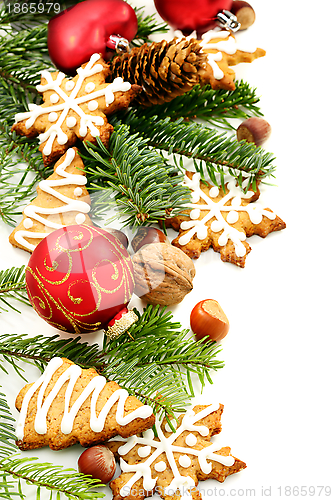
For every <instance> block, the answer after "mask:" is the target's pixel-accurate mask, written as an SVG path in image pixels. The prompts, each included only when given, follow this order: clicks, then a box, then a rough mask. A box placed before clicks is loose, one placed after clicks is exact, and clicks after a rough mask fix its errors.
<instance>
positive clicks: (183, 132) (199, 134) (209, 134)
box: [111, 110, 275, 191]
mask: <svg viewBox="0 0 333 500" xmlns="http://www.w3.org/2000/svg"><path fill="white" fill-rule="evenodd" d="M117 120H119V117H118V116H112V117H111V123H113V124H117V123H118V122H117ZM122 122H125V123H126V124H127V125H128V126H129V127H130V130H131V132H132V133H133V134H135V133H137V134H140V135H141V136H142V137H143V138H145V139H146V140H147V145H148V146H150V147H152V148H154V149H156V150H158V151H161V152H165V153H166V154H168V155H172V156H173V159H174V162H175V164H176V165H177V167H178V168H179V169H180V170H184V168H183V158H190V159H192V160H193V162H194V166H195V168H196V170H197V171H198V172H200V173H201V174H202V175H203V176H204V171H205V170H207V173H208V175H209V177H210V179H211V181H212V182H213V184H215V185H220V182H222V183H223V179H224V175H225V172H226V171H228V172H229V173H230V175H232V176H233V177H235V178H236V179H237V180H238V183H239V185H240V186H241V187H242V189H243V190H244V191H247V190H248V189H249V188H251V189H254V190H255V189H256V181H257V180H262V179H264V178H265V177H268V176H271V175H272V174H273V172H274V170H275V167H274V166H273V165H272V162H273V160H274V157H273V155H272V154H271V153H268V152H266V151H265V150H263V149H261V148H257V147H256V146H255V145H254V144H249V143H247V142H245V141H240V142H239V141H237V140H236V139H234V138H233V137H228V136H227V135H226V132H224V133H222V134H221V133H219V132H218V131H217V130H214V129H211V128H208V127H206V126H204V125H202V124H199V123H189V122H187V121H185V120H184V119H183V118H179V119H178V120H176V121H172V120H171V119H170V117H167V118H162V119H161V118H160V117H159V116H157V115H156V116H152V117H143V116H142V115H141V114H140V115H138V113H137V111H136V110H130V111H129V112H127V113H126V114H124V115H123V116H122ZM244 173H245V174H246V175H244ZM219 176H220V179H219ZM244 181H245V187H244V185H243V182H244Z"/></svg>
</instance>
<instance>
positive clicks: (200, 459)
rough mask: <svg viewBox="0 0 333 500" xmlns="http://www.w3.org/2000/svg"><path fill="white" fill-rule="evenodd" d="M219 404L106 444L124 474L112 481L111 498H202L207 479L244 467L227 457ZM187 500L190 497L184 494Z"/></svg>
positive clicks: (196, 409)
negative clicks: (222, 440) (156, 495)
mask: <svg viewBox="0 0 333 500" xmlns="http://www.w3.org/2000/svg"><path fill="white" fill-rule="evenodd" d="M222 411H223V406H222V405H220V404H218V403H216V404H212V405H210V406H203V405H202V406H200V405H198V406H195V407H194V408H193V409H190V410H188V411H187V412H186V413H185V414H182V415H181V416H180V417H179V423H178V424H177V422H176V421H174V422H173V425H174V428H175V429H176V432H172V429H171V428H170V427H169V424H168V423H167V422H166V420H165V419H164V420H163V422H161V421H159V420H157V421H156V431H157V436H155V435H154V432H153V431H152V430H148V431H146V432H144V433H143V434H142V436H140V437H138V436H132V437H130V438H128V439H121V438H118V437H116V438H114V439H112V440H111V441H110V442H109V443H107V446H108V447H109V448H110V449H111V450H112V451H113V452H114V453H115V454H116V456H117V457H120V467H121V470H122V474H121V475H120V476H119V477H118V478H117V479H115V480H113V481H111V483H110V487H111V489H112V492H113V498H114V500H121V499H124V500H143V499H144V498H145V497H147V496H151V495H152V493H154V492H156V493H158V494H159V495H160V496H161V497H162V498H163V499H165V500H179V499H180V498H182V496H183V495H185V494H186V493H187V492H188V491H190V492H191V495H192V498H193V499H196V500H199V499H201V498H202V496H201V494H200V491H199V489H197V485H198V482H199V481H203V480H205V479H210V478H211V479H216V480H217V481H219V482H221V483H222V482H223V481H224V480H225V478H226V477H227V476H230V475H231V474H234V473H236V472H239V471H241V470H242V469H244V468H245V467H246V464H245V463H244V462H242V461H240V460H238V459H237V458H235V457H233V456H232V455H231V453H230V452H231V450H230V448H229V447H224V446H223V444H222V442H221V436H220V435H218V434H219V433H220V432H221V414H222ZM186 498H189V497H188V496H186Z"/></svg>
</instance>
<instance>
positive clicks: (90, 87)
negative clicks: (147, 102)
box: [12, 54, 141, 165]
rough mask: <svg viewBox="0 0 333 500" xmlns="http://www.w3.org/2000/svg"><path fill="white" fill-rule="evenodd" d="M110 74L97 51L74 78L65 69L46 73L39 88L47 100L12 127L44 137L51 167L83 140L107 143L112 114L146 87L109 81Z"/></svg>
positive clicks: (43, 149)
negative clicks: (62, 71)
mask: <svg viewBox="0 0 333 500" xmlns="http://www.w3.org/2000/svg"><path fill="white" fill-rule="evenodd" d="M109 73H110V69H109V66H108V65H107V64H106V63H105V62H104V60H103V59H102V58H101V56H100V55H99V54H93V55H92V56H91V58H90V60H89V62H87V63H86V64H83V65H82V66H81V68H78V69H77V75H76V76H75V77H74V78H71V79H68V78H66V77H65V74H64V73H61V72H59V71H54V72H52V73H51V72H49V71H43V72H42V74H41V83H40V85H38V86H37V87H36V88H37V90H38V92H41V93H42V94H43V101H44V103H43V104H42V105H40V106H38V105H36V104H30V105H29V111H27V112H25V113H18V114H17V115H16V116H15V124H14V125H13V127H12V130H15V131H16V132H17V133H18V134H20V135H25V136H27V137H36V136H39V142H40V147H39V150H40V151H41V152H42V154H43V160H44V164H45V165H49V164H51V163H53V162H54V161H56V160H57V159H58V158H60V156H62V155H63V154H64V153H65V152H66V150H67V149H68V148H69V147H71V146H73V144H75V142H76V140H77V139H80V140H83V141H90V142H95V141H96V137H100V139H101V141H102V142H103V144H105V145H107V144H108V141H109V138H110V134H111V132H112V130H113V128H112V126H111V125H110V124H109V123H108V121H107V118H106V115H110V114H112V113H115V112H116V111H118V110H119V109H123V108H127V107H128V106H129V104H130V102H131V101H132V100H133V99H134V98H135V97H136V95H137V94H138V93H139V92H140V91H141V87H140V86H138V85H131V84H130V83H128V82H124V81H123V80H122V78H116V79H115V80H114V81H113V82H112V83H105V79H106V78H107V76H108V75H109Z"/></svg>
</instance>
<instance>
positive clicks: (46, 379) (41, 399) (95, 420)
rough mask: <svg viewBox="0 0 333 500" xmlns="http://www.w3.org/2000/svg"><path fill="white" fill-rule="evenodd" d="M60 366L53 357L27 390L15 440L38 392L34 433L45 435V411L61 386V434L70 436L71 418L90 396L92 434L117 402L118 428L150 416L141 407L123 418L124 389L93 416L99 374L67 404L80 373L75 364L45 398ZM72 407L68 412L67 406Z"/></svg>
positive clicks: (101, 380)
mask: <svg viewBox="0 0 333 500" xmlns="http://www.w3.org/2000/svg"><path fill="white" fill-rule="evenodd" d="M62 364H63V360H62V359H61V358H58V357H56V358H53V359H51V361H50V362H49V363H48V365H47V367H46V369H45V371H44V373H43V374H42V375H41V377H40V378H39V379H38V380H37V381H36V382H35V383H34V384H33V385H32V386H31V387H30V388H29V390H28V391H27V393H26V394H25V396H24V398H23V402H22V408H21V412H20V416H19V418H18V422H17V428H16V436H17V439H18V440H22V439H23V438H24V426H25V420H26V418H27V412H28V407H29V403H30V400H31V398H32V397H33V395H34V394H35V392H36V391H37V390H38V389H39V393H38V396H37V412H36V417H35V424H34V427H35V431H36V432H37V433H38V434H45V433H46V432H47V414H48V411H49V409H50V407H51V405H52V403H53V401H54V399H55V397H56V396H57V394H58V392H59V391H60V389H61V388H62V386H63V385H64V384H65V383H67V382H68V386H67V388H66V392H65V403H64V405H65V408H64V415H63V418H62V421H61V432H62V433H63V434H69V433H70V432H72V430H73V425H74V419H75V417H76V415H77V413H78V411H79V409H80V408H81V406H82V405H83V403H84V402H85V401H86V400H87V398H89V397H90V396H91V408H90V412H91V413H90V427H91V429H92V430H93V431H94V432H101V431H102V430H103V428H104V425H105V420H106V417H107V415H108V413H109V411H110V410H111V408H112V407H113V406H114V405H115V404H116V403H117V411H116V422H117V423H118V424H119V425H121V426H124V425H127V424H129V423H130V422H132V421H133V420H134V419H136V418H148V417H149V416H150V415H151V414H152V408H151V407H150V406H147V405H143V406H141V407H140V408H137V409H136V410H134V411H132V412H130V413H129V414H128V415H124V408H125V402H126V400H127V398H128V392H127V391H126V390H125V389H118V390H116V391H115V392H114V393H113V394H112V395H111V396H110V397H109V398H108V400H107V401H106V403H105V404H104V406H103V408H102V409H101V410H100V412H99V414H98V416H97V413H96V407H97V400H98V398H99V394H100V392H101V391H102V389H103V388H104V386H105V384H106V383H107V382H106V379H105V377H102V376H100V375H98V376H96V377H94V378H93V379H92V380H91V381H90V382H89V384H88V385H87V386H86V387H85V388H84V389H83V391H82V392H81V393H80V395H79V396H78V397H77V398H76V400H75V402H71V405H70V401H71V398H72V394H73V390H74V387H75V384H76V382H77V381H78V379H79V377H80V376H81V374H82V368H80V367H79V366H77V365H71V366H70V367H69V368H67V369H66V370H65V371H64V372H63V373H62V374H61V375H60V377H59V378H58V379H57V381H56V382H55V384H54V386H53V388H52V390H51V391H50V392H49V393H48V395H47V396H46V397H45V391H46V389H47V387H48V385H49V383H50V381H51V378H52V376H53V375H54V373H55V372H56V370H57V369H58V368H60V367H61V366H62ZM70 406H71V408H70V409H69V407H70Z"/></svg>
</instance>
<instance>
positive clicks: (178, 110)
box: [137, 80, 262, 130]
mask: <svg viewBox="0 0 333 500" xmlns="http://www.w3.org/2000/svg"><path fill="white" fill-rule="evenodd" d="M235 85H236V88H235V90H233V91H228V90H223V89H221V90H213V89H212V88H211V87H210V85H207V86H205V87H200V86H199V85H197V86H195V87H193V89H192V90H190V91H189V92H186V93H185V94H183V95H182V96H178V97H176V98H175V99H173V100H172V101H170V102H166V103H164V104H161V105H156V106H150V107H149V108H138V109H137V116H138V117H141V118H142V119H143V120H145V119H146V118H152V117H154V116H156V115H159V116H163V117H167V116H169V117H170V118H171V119H172V120H177V119H178V118H184V119H186V120H191V121H193V120H194V119H200V120H204V121H205V122H206V123H210V124H211V125H215V126H220V127H222V128H226V129H232V130H234V127H233V126H232V124H231V123H230V121H229V119H235V118H238V119H245V118H248V117H250V116H260V115H262V113H261V111H260V109H259V107H258V106H257V104H258V103H259V97H258V96H257V95H256V89H252V88H250V86H249V84H248V83H246V82H244V81H243V80H241V81H240V82H235Z"/></svg>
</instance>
